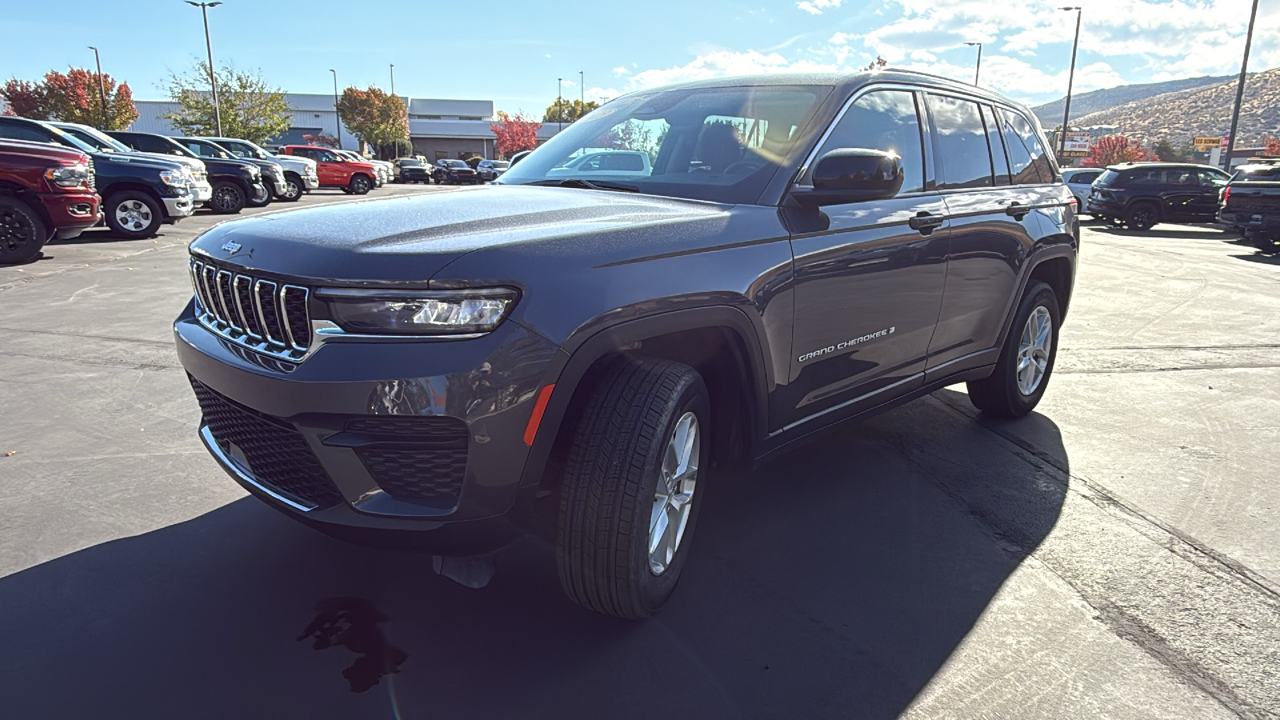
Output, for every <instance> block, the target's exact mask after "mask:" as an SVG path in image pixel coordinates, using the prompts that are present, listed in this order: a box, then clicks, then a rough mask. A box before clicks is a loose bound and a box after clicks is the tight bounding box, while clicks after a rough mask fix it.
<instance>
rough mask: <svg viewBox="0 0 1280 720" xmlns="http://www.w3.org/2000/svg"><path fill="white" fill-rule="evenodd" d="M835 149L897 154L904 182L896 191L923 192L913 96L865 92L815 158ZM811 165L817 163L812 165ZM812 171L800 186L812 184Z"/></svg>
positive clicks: (920, 145) (921, 150)
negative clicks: (900, 159) (900, 160)
mask: <svg viewBox="0 0 1280 720" xmlns="http://www.w3.org/2000/svg"><path fill="white" fill-rule="evenodd" d="M839 148H863V149H868V150H884V151H887V152H892V153H897V155H898V156H899V157H900V158H902V171H903V173H904V177H905V179H904V180H903V181H902V190H901V191H900V192H903V193H909V192H919V191H921V190H923V189H924V141H923V140H922V138H921V134H920V118H919V115H918V114H917V113H916V101H915V96H914V94H913V93H911V92H907V91H905V90H878V91H875V92H870V93H867V94H866V95H863V96H862V97H860V98H858V100H857V101H856V102H855V103H854V104H853V105H851V106H850V107H849V110H848V112H846V113H845V114H844V117H842V118H840V122H839V123H837V124H836V126H835V128H833V129H832V131H831V136H830V137H828V138H827V141H826V142H824V143H823V144H822V147H821V148H820V149H819V150H818V159H819V160H820V159H821V158H822V156H823V155H825V154H826V153H828V152H830V151H831V150H836V149H839ZM813 164H814V165H815V166H816V165H817V162H816V161H815V162H814V163H813ZM812 178H813V168H812V167H811V168H809V170H807V171H806V172H805V177H804V179H802V180H801V182H802V183H804V184H810V183H812V182H813V179H812Z"/></svg>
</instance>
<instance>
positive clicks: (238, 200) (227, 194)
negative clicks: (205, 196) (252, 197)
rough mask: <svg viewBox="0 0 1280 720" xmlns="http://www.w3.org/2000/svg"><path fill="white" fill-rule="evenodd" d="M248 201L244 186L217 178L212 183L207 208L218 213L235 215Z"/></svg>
mask: <svg viewBox="0 0 1280 720" xmlns="http://www.w3.org/2000/svg"><path fill="white" fill-rule="evenodd" d="M248 201H249V198H248V196H247V195H245V192H244V188H242V187H240V186H239V185H237V184H235V183H233V182H231V181H230V180H219V181H217V182H215V183H214V184H213V197H211V198H209V209H210V210H212V211H213V212H214V213H216V214H218V215H235V214H236V213H238V212H240V211H241V210H243V209H244V206H245V204H246V203H248Z"/></svg>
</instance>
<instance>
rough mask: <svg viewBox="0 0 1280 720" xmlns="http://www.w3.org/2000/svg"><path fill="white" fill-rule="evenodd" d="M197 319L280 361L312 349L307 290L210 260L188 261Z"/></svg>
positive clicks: (218, 331) (206, 325)
mask: <svg viewBox="0 0 1280 720" xmlns="http://www.w3.org/2000/svg"><path fill="white" fill-rule="evenodd" d="M191 283H192V285H193V286H194V287H195V292H196V317H198V318H199V319H200V322H201V324H203V325H204V326H205V327H207V328H209V329H210V330H212V331H214V332H216V333H217V334H219V335H221V336H222V337H224V338H226V339H228V340H231V341H232V342H235V343H237V344H239V345H243V346H244V347H247V348H249V349H250V350H254V351H255V352H260V353H263V354H266V355H270V356H272V357H277V358H280V359H283V360H291V361H294V362H296V361H298V360H301V359H302V358H303V357H304V356H305V355H306V354H307V350H308V349H310V347H311V316H310V313H309V312H308V310H307V300H308V298H309V296H310V294H311V293H310V291H309V290H308V289H307V288H305V287H302V286H300V285H289V284H286V283H280V282H276V281H275V280H269V279H267V278H261V277H255V276H254V275H250V274H247V273H244V272H240V271H238V270H237V269H234V268H230V267H222V266H219V265H216V264H214V263H212V262H209V261H208V260H198V259H196V258H192V259H191Z"/></svg>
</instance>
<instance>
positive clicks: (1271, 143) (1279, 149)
mask: <svg viewBox="0 0 1280 720" xmlns="http://www.w3.org/2000/svg"><path fill="white" fill-rule="evenodd" d="M1262 142H1263V143H1265V144H1266V146H1267V147H1266V149H1265V150H1263V151H1262V154H1263V155H1265V156H1267V157H1280V138H1273V137H1264V138H1262Z"/></svg>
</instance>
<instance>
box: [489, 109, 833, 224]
mask: <svg viewBox="0 0 1280 720" xmlns="http://www.w3.org/2000/svg"><path fill="white" fill-rule="evenodd" d="M829 92H830V88H828V87H825V86H809V85H767V86H755V87H725V88H697V89H676V90H666V91H658V92H651V93H643V94H637V95H629V96H626V97H622V98H619V99H618V100H615V101H613V102H611V103H609V104H607V105H605V106H604V107H602V108H599V109H598V110H595V111H593V112H592V113H590V114H589V115H587V116H586V117H584V118H582V119H581V120H579V121H577V122H575V123H573V124H572V125H570V126H569V127H568V128H566V129H565V130H564V132H562V133H560V134H558V135H556V136H555V137H553V138H552V139H551V140H549V141H547V143H546V144H545V145H543V146H542V147H540V148H538V149H537V150H534V151H533V152H532V153H531V154H530V155H529V156H528V157H526V158H524V159H523V160H521V161H520V163H519V164H518V165H516V166H515V167H513V168H511V169H509V170H507V172H506V173H504V174H503V175H502V177H501V178H500V179H499V180H498V182H499V183H500V184H502V185H526V184H539V185H554V184H558V183H561V182H564V181H566V180H573V181H580V180H588V181H592V182H609V181H616V182H619V183H623V184H626V185H627V186H629V187H630V188H634V189H637V190H639V191H640V192H644V193H652V194H655V195H669V196H672V197H686V198H694V199H699V200H712V201H715V202H726V203H752V202H755V201H756V199H757V198H759V196H760V193H761V192H762V191H763V190H764V187H765V185H766V184H767V183H768V182H769V180H770V179H771V178H772V177H773V175H774V173H775V172H777V170H778V168H779V167H780V166H781V164H782V162H783V160H784V159H785V158H786V157H787V154H788V153H789V152H790V151H791V149H792V146H793V145H794V144H795V139H796V137H797V136H799V134H800V132H801V130H802V129H803V128H804V127H805V126H806V125H807V124H808V122H809V120H810V117H811V116H812V114H813V112H814V109H815V108H816V107H817V105H818V102H819V101H820V100H822V98H824V97H826V95H827V94H828V93H829Z"/></svg>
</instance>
